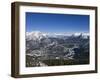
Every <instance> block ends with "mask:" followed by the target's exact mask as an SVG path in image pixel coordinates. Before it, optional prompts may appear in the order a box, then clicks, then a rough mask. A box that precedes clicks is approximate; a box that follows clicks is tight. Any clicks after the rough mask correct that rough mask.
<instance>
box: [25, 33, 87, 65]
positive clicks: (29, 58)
mask: <svg viewBox="0 0 100 80" xmlns="http://www.w3.org/2000/svg"><path fill="white" fill-rule="evenodd" d="M81 64H89V34H88V33H74V34H57V33H54V34H49V33H42V32H40V31H33V32H27V33H26V67H37V66H60V65H81Z"/></svg>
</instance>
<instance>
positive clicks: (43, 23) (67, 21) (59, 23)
mask: <svg viewBox="0 0 100 80" xmlns="http://www.w3.org/2000/svg"><path fill="white" fill-rule="evenodd" d="M31 31H41V32H47V33H66V32H68V33H73V32H89V16H88V15H71V14H51V13H32V12H26V32H31Z"/></svg>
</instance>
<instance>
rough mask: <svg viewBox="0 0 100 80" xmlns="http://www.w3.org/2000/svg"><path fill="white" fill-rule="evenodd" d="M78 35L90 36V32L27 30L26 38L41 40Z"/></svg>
mask: <svg viewBox="0 0 100 80" xmlns="http://www.w3.org/2000/svg"><path fill="white" fill-rule="evenodd" d="M70 36H72V37H78V36H81V37H83V38H88V36H89V33H74V34H72V33H71V34H69V33H65V34H61V33H52V34H50V33H43V32H40V31H33V32H27V33H26V39H27V40H41V39H42V38H50V37H52V38H68V37H70Z"/></svg>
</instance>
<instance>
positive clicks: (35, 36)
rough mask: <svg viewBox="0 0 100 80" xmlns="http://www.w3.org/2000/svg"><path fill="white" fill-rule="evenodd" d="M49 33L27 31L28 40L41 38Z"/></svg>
mask: <svg viewBox="0 0 100 80" xmlns="http://www.w3.org/2000/svg"><path fill="white" fill-rule="evenodd" d="M46 36H47V35H46V34H45V33H42V32H40V31H32V32H27V33H26V38H27V39H28V40H37V39H38V40H40V39H42V38H43V37H46Z"/></svg>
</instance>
